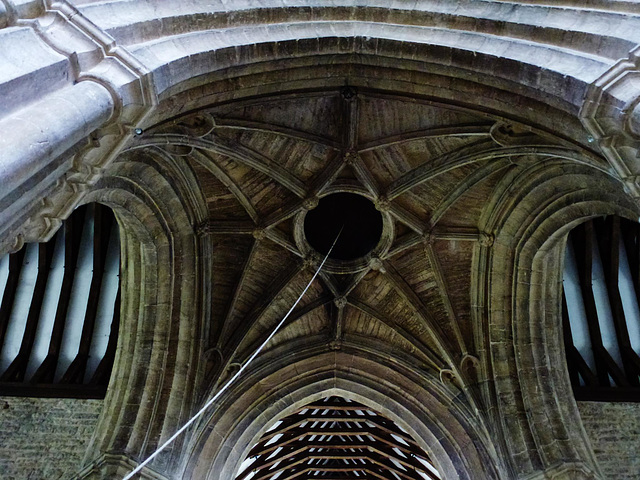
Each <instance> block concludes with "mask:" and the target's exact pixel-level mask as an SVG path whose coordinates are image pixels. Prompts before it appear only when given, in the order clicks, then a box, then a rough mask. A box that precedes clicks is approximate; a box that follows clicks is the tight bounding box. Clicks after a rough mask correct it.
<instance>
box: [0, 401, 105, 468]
mask: <svg viewBox="0 0 640 480" xmlns="http://www.w3.org/2000/svg"><path fill="white" fill-rule="evenodd" d="M102 405H103V400H77V399H59V398H17V397H0V478H2V480H68V479H69V478H71V477H72V476H73V475H74V474H75V473H76V472H77V471H78V470H79V469H80V466H81V462H82V458H83V456H84V453H85V450H86V448H87V444H88V442H89V439H90V438H91V434H92V433H93V430H94V428H95V425H96V422H97V420H98V415H99V414H100V411H101V409H102Z"/></svg>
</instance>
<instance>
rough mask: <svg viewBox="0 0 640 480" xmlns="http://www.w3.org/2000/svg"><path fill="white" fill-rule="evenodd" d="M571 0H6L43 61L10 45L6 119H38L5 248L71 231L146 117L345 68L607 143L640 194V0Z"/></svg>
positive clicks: (350, 75)
mask: <svg viewBox="0 0 640 480" xmlns="http://www.w3.org/2000/svg"><path fill="white" fill-rule="evenodd" d="M565 3H566V5H562V6H557V7H556V6H539V5H533V4H506V3H504V2H498V1H495V2H492V1H468V2H466V3H465V4H464V5H462V6H459V5H458V4H456V3H451V2H436V1H424V2H419V3H417V4H412V6H411V7H407V5H406V2H401V1H397V2H383V1H381V0H376V1H371V2H369V3H368V4H367V5H358V6H353V5H352V2H350V1H348V0H341V1H337V2H331V5H327V6H324V5H318V4H317V3H316V2H313V1H311V0H299V1H297V2H288V3H287V5H286V6H284V5H283V4H282V3H281V2H278V1H276V0H268V1H265V2H260V5H259V6H256V5H255V4H254V3H253V2H249V1H246V2H245V1H240V2H233V3H232V4H229V3H228V2H223V1H220V2H213V3H212V2H206V1H200V0H194V1H192V2H179V3H173V2H172V3H168V2H162V1H159V0H155V1H154V0H152V1H144V2H143V1H138V0H128V1H122V2H83V1H78V2H71V1H67V0H60V1H53V0H44V1H43V0H22V1H17V0H2V2H1V3H0V45H2V46H3V50H4V51H18V50H20V51H23V52H28V53H29V55H27V56H28V57H29V59H30V61H29V62H22V63H21V64H20V65H18V64H16V62H15V61H14V60H13V57H12V56H8V57H7V58H5V59H3V60H2V62H6V65H5V64H4V63H0V70H2V71H9V72H11V74H10V75H9V77H7V78H4V77H3V80H2V81H1V82H2V83H0V99H2V104H3V112H2V118H0V127H1V128H0V130H1V131H16V126H17V125H19V126H20V131H21V134H20V135H18V136H17V137H16V136H2V137H1V138H0V142H1V143H0V152H1V153H0V155H1V157H0V158H2V168H1V170H0V175H1V176H2V179H3V192H2V194H1V195H2V198H0V225H2V227H0V228H1V230H0V239H1V240H0V250H1V251H3V252H6V251H10V250H15V249H17V248H19V247H20V246H21V244H22V243H23V242H24V241H36V240H45V239H47V238H49V237H50V236H51V235H53V233H54V232H55V231H56V229H57V228H58V227H59V225H60V221H61V220H62V219H63V218H66V217H67V216H68V215H69V214H70V212H71V210H72V209H73V207H74V206H75V205H77V204H78V202H79V201H80V199H81V198H82V196H83V195H84V194H85V193H86V192H87V190H88V189H90V187H91V186H92V185H94V184H95V183H96V182H97V181H98V180H99V178H100V177H101V175H102V172H103V169H104V168H105V167H106V166H107V165H108V164H109V163H111V162H112V161H113V159H114V158H115V157H116V156H117V154H118V152H120V151H121V149H122V148H123V147H124V146H125V145H126V144H127V143H128V142H129V141H130V139H131V138H132V136H133V135H135V133H136V131H137V130H136V129H138V128H142V129H144V128H146V127H148V126H151V125H154V124H156V123H158V122H160V121H162V120H164V119H166V118H170V117H172V116H174V115H176V114H178V113H180V112H183V111H185V110H189V109H197V108H200V107H202V106H203V105H204V104H210V103H213V102H216V101H223V100H230V99H239V98H242V97H243V96H250V95H256V94H264V93H269V92H271V93H275V92H277V91H280V92H281V91H283V89H289V90H293V89H295V88H301V87H309V86H311V87H318V86H321V85H324V86H327V85H343V84H344V82H345V79H347V80H348V81H350V82H352V83H353V84H354V85H356V86H357V85H358V84H366V85H369V86H376V87H378V88H385V89H388V90H391V91H406V92H411V93H414V94H421V95H426V96H429V97H431V98H434V99H441V100H445V101H453V102H457V103H459V104H462V105H466V106H470V107H480V109H481V110H483V111H484V112H486V113H490V114H495V115H500V116H503V117H505V118H512V119H514V120H520V121H522V122H523V123H525V124H530V125H535V126H536V128H539V129H542V130H546V131H556V132H562V133H563V135H564V137H565V139H566V140H567V141H569V142H572V143H574V144H577V145H581V146H583V147H588V148H593V147H594V146H595V145H599V146H601V147H602V152H603V153H604V155H605V157H606V158H607V159H608V160H609V162H610V163H611V165H612V168H613V169H614V171H616V172H617V174H618V175H619V176H620V177H621V178H623V179H624V180H625V188H627V189H628V191H629V192H630V193H631V194H632V195H634V196H636V197H637V196H638V187H637V185H636V177H638V175H639V174H640V167H639V166H638V162H637V161H636V160H635V158H636V157H635V155H636V153H637V143H638V139H637V135H636V133H635V132H636V131H637V130H638V128H637V126H636V123H637V120H636V118H637V117H638V115H637V110H638V109H637V103H638V101H637V97H638V96H637V95H636V94H635V93H634V92H637V88H635V87H634V85H635V84H636V83H637V78H638V69H637V67H636V65H637V61H636V56H637V51H636V50H634V48H635V46H636V45H637V44H638V43H640V36H639V35H640V34H638V32H640V28H638V26H639V22H640V20H638V18H637V17H634V16H630V15H625V13H637V7H635V6H634V5H629V6H627V7H621V6H618V5H614V6H612V5H610V2H605V1H604V0H603V1H601V2H600V1H596V2H592V3H591V4H590V8H589V9H584V8H581V7H580V6H579V5H578V4H577V3H576V2H574V1H570V0H567V1H566V2H565ZM567 6H568V7H571V8H565V7H567ZM625 8H627V9H628V11H625ZM577 18H579V20H580V21H578V20H577ZM611 25H615V26H616V28H615V29H612V28H610V27H611ZM567 29H568V30H567ZM5 67H6V68H5ZM376 71H377V72H378V73H375V72H376ZM36 86H37V87H36ZM523 104H526V105H527V108H520V106H522V105H523ZM514 105H515V106H517V108H516V110H517V111H514ZM56 112H57V113H56ZM59 112H64V115H59V114H58V113H59ZM578 112H580V113H578ZM53 113H55V115H54V114H53ZM515 117H522V118H515ZM581 122H583V123H584V125H585V127H586V129H587V130H586V131H585V128H583V126H582V124H581Z"/></svg>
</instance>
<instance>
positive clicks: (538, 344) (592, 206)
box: [473, 162, 639, 479]
mask: <svg viewBox="0 0 640 480" xmlns="http://www.w3.org/2000/svg"><path fill="white" fill-rule="evenodd" d="M556 169H561V170H562V174H563V175H562V176H559V175H558V174H557V173H558V172H557V171H556V172H554V170H556ZM572 178H573V179H574V180H575V181H571V179H572ZM506 183H509V185H508V187H507V185H506ZM506 183H505V185H504V187H505V188H508V189H509V190H510V195H509V196H504V197H503V199H502V201H499V202H497V203H496V204H495V205H493V206H492V208H488V209H487V210H486V212H485V221H486V224H485V228H490V229H491V230H492V231H494V232H496V233H495V234H496V237H495V242H494V244H493V246H492V249H491V251H488V250H483V249H481V248H480V249H479V250H478V251H477V256H476V259H475V262H476V264H475V267H474V269H473V271H474V274H475V275H476V278H475V280H474V282H475V284H476V290H475V291H476V292H477V296H478V297H477V303H478V308H477V311H476V321H477V324H478V325H485V326H486V327H481V329H479V330H478V334H479V338H480V342H481V343H482V344H484V345H486V346H487V348H486V351H485V352H484V356H483V358H482V359H481V363H482V373H481V376H488V377H490V378H492V379H493V381H492V386H491V388H488V389H487V388H486V386H485V387H483V388H484V391H483V393H482V395H483V397H484V398H485V399H486V400H485V401H488V403H489V404H493V405H495V407H496V408H497V415H496V416H495V417H494V420H493V422H491V423H492V426H491V427H490V428H492V429H493V428H495V429H497V430H498V431H501V432H502V435H503V436H504V439H505V444H504V448H505V451H506V452H508V454H507V455H508V457H509V458H510V459H511V460H512V465H513V467H514V469H515V473H516V475H517V477H518V478H535V479H538V478H540V479H543V478H554V479H565V478H566V479H600V478H603V477H602V476H601V472H600V470H599V467H598V464H597V461H596V459H595V456H594V454H593V451H592V449H591V447H590V445H589V440H588V439H587V436H586V434H585V432H584V430H583V428H582V423H581V420H580V414H579V412H578V410H577V406H576V403H575V400H574V397H573V393H572V390H571V385H570V381H569V376H568V373H567V370H566V367H565V365H566V363H565V362H566V360H565V352H564V345H563V338H562V313H561V297H560V295H561V292H562V286H561V285H562V272H563V261H564V248H565V244H566V238H567V235H568V233H569V231H570V230H571V229H572V228H573V227H575V226H576V225H577V224H578V223H580V222H582V221H584V220H586V219H588V218H593V217H596V216H600V215H611V214H617V215H621V216H624V217H626V218H630V219H636V220H637V218H638V214H639V210H638V207H637V205H636V204H635V202H634V201H633V200H632V198H631V197H630V196H628V195H626V194H624V193H623V192H622V190H623V189H622V188H621V185H620V183H621V182H620V180H619V179H616V178H615V177H613V176H609V175H606V174H604V173H603V172H600V173H597V174H596V173H594V172H593V171H589V170H587V169H585V167H584V166H579V165H575V164H573V165H565V166H561V165H555V166H552V165H550V164H548V163H546V162H541V163H539V164H536V165H533V166H532V167H531V168H530V169H528V170H527V171H525V172H523V173H522V174H521V175H520V176H519V177H516V178H510V179H508V180H507V181H506ZM570 185H572V186H570Z"/></svg>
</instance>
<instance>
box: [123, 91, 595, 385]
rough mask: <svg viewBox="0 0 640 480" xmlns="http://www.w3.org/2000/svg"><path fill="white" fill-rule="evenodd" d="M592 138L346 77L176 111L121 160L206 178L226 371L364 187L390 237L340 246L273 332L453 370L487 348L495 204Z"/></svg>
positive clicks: (217, 337)
mask: <svg viewBox="0 0 640 480" xmlns="http://www.w3.org/2000/svg"><path fill="white" fill-rule="evenodd" d="M578 150H579V149H578V147H575V146H572V145H567V144H563V143H562V142H561V141H559V140H555V139H553V138H551V137H549V136H540V135H536V132H534V131H532V129H530V128H525V127H524V126H522V125H517V124H513V123H510V124H508V123H504V122H503V121H501V120H500V119H498V118H492V117H490V116H487V115H481V114H479V113H477V112H473V111H469V110H467V109H464V108H459V107H453V106H450V105H443V104H438V103H434V102H432V101H429V100H427V99H422V98H418V97H402V96H393V95H388V94H385V93H383V92H380V91H375V90H367V89H359V90H356V89H354V88H351V87H344V88H342V89H331V90H321V91H310V92H308V91H307V92H298V93H292V94H288V95H283V96H267V97H257V98H253V99H247V100H243V101H240V102H230V103H225V104H222V105H219V106H215V107H212V108H209V109H205V110H202V111H198V112H196V113H192V114H189V115H185V116H181V117H178V118H175V119H173V120H171V121H169V122H165V123H162V124H160V125H157V126H155V127H153V128H150V129H148V130H146V131H144V132H141V133H140V135H138V136H137V137H136V138H135V139H134V141H133V144H132V145H131V147H130V148H129V149H128V150H127V151H126V152H125V153H124V154H123V156H122V157H121V160H120V163H121V164H122V162H125V163H126V161H128V160H140V161H144V158H156V159H159V160H158V161H161V162H162V161H164V162H169V161H170V162H175V163H178V164H180V165H181V168H184V169H187V170H189V171H190V172H191V173H190V175H191V176H192V178H194V179H197V180H195V182H196V184H194V186H193V187H194V188H193V189H194V192H195V193H193V194H194V195H196V196H201V198H202V200H204V201H205V202H206V205H207V207H208V212H207V216H208V217H207V219H206V220H205V221H204V222H201V224H200V225H198V226H197V228H198V229H199V231H200V232H201V233H202V234H205V235H208V236H210V237H211V239H212V253H211V255H212V265H213V268H212V272H211V283H210V285H209V286H210V289H211V290H210V294H211V308H210V312H211V320H210V325H209V326H208V328H209V331H208V334H207V335H208V339H207V340H206V343H208V344H209V345H210V346H211V348H210V350H209V354H210V355H212V357H213V358H214V361H213V362H214V363H217V368H215V370H217V371H218V372H219V371H220V370H218V369H220V368H222V367H223V366H224V365H226V367H227V368H230V367H232V366H233V365H234V364H236V365H237V364H239V363H242V362H243V361H244V360H245V359H246V358H247V357H248V356H249V355H250V354H251V353H252V352H253V351H254V350H255V348H256V347H257V346H258V345H259V343H260V342H261V341H262V340H263V339H264V338H265V337H266V336H267V335H268V334H269V333H270V331H271V329H272V328H273V327H274V326H275V324H276V323H277V322H278V320H279V319H281V318H282V317H283V316H284V315H285V314H286V312H287V310H288V309H289V308H290V307H291V305H293V303H294V301H295V299H296V298H297V296H298V295H299V294H300V292H301V291H302V290H303V289H304V287H305V285H306V283H307V282H308V281H309V279H310V278H311V275H312V274H313V272H314V271H315V269H316V268H317V266H318V265H319V262H320V260H321V258H322V256H321V255H320V254H319V253H318V252H316V251H315V250H314V249H313V248H312V247H310V245H309V243H308V242H307V239H306V238H305V234H304V228H303V224H304V218H305V215H306V212H307V211H309V210H311V209H314V208H315V207H316V206H317V204H318V200H319V198H323V197H325V196H327V195H329V194H332V193H336V192H351V193H355V194H358V195H361V196H363V197H366V198H367V199H369V200H370V201H371V202H373V203H374V204H375V206H376V208H377V209H378V210H379V211H380V212H381V213H382V217H383V220H384V221H383V224H384V227H383V233H382V238H381V240H380V241H379V243H378V244H377V246H376V247H374V249H373V251H372V252H371V253H370V254H368V255H366V256H365V257H362V258H360V259H357V260H353V261H338V260H334V259H330V260H329V262H328V264H327V266H326V267H325V269H324V270H323V271H322V272H321V274H320V277H319V278H318V279H317V280H316V281H315V282H314V284H313V285H312V287H311V288H310V290H309V291H308V292H307V294H306V296H305V298H304V299H303V300H302V302H301V303H300V305H299V306H298V307H297V309H296V310H295V312H294V313H293V315H292V316H291V318H290V319H289V320H288V322H287V324H286V325H285V327H284V328H283V329H282V330H281V331H280V332H279V333H278V335H277V336H276V337H275V338H274V339H273V340H272V341H271V342H270V345H269V346H268V347H269V348H273V347H275V346H277V345H280V344H282V343H285V342H295V341H296V340H299V341H300V342H306V343H307V344H309V345H312V344H315V343H319V344H325V345H326V344H327V343H329V344H330V345H331V346H332V348H335V349H339V348H340V347H341V345H342V342H352V343H353V342H355V343H358V344H361V345H370V346H372V345H374V344H375V345H378V346H376V347H371V348H376V349H379V348H380V345H384V347H383V348H384V349H389V350H393V351H394V352H395V353H396V354H399V355H401V356H403V357H405V358H406V359H407V360H408V361H409V363H410V364H414V365H418V366H421V368H423V369H425V370H434V371H436V372H440V375H441V376H445V377H446V376H447V375H448V374H449V373H451V374H452V375H451V376H452V377H453V376H454V375H453V372H451V370H450V369H451V366H458V365H461V363H464V362H465V361H471V363H472V364H475V363H477V359H476V355H477V354H476V350H477V348H478V346H477V345H475V344H474V328H473V325H472V323H471V322H472V320H471V309H472V308H473V306H474V302H473V300H472V298H471V296H470V292H471V291H472V288H471V282H472V279H473V276H474V272H473V271H472V259H473V256H474V255H477V254H478V252H479V250H478V249H477V248H478V247H479V246H483V247H489V246H491V244H492V241H493V237H492V229H493V227H492V221H493V219H492V216H493V215H494V212H493V210H492V206H493V205H495V204H496V202H497V200H498V199H500V198H501V196H503V195H505V194H508V192H509V188H510V185H511V183H512V182H514V179H516V178H517V177H518V176H520V175H523V173H525V172H526V171H527V169H528V168H532V167H534V166H535V165H537V164H540V163H542V162H554V161H557V162H562V159H563V158H566V159H574V158H575V157H576V151H578ZM580 153H581V155H582V157H581V158H582V160H581V161H582V162H587V163H588V162H589V161H592V162H593V166H594V167H596V168H601V166H600V164H599V163H598V160H597V159H593V160H590V158H592V157H591V156H590V155H589V153H588V152H585V151H581V152H580ZM572 161H574V160H572ZM400 352H402V353H400ZM447 372H449V373H447ZM211 378H215V375H213V376H212V377H211Z"/></svg>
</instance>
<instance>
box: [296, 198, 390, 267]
mask: <svg viewBox="0 0 640 480" xmlns="http://www.w3.org/2000/svg"><path fill="white" fill-rule="evenodd" d="M341 229H342V233H341V234H340V238H339V239H338V242H337V243H336V245H335V247H334V249H333V251H332V252H331V255H329V257H330V258H333V259H336V260H354V259H356V258H361V257H364V256H365V255H366V254H368V253H369V252H371V250H373V248H374V247H375V246H376V245H377V244H378V242H379V241H380V236H381V235H382V215H381V214H380V212H379V211H378V210H376V207H375V206H374V205H373V203H372V202H371V201H370V200H368V199H367V198H365V197H363V196H361V195H356V194H353V193H334V194H332V195H327V196H326V197H324V198H322V199H321V200H320V202H319V203H318V206H317V207H316V208H314V209H313V210H311V211H309V212H308V213H307V215H306V217H305V219H304V233H305V236H306V238H307V241H308V242H309V244H310V245H311V246H312V247H313V248H314V249H315V250H316V251H317V252H319V253H321V254H322V255H326V254H327V252H328V251H329V249H330V248H331V245H332V244H333V242H334V240H335V238H336V236H337V235H338V232H340V230H341Z"/></svg>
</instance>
